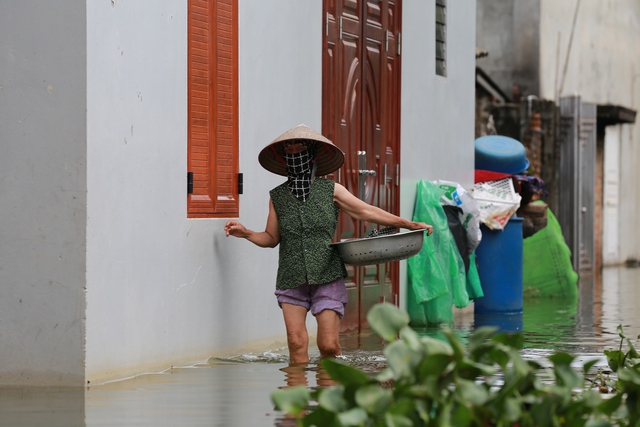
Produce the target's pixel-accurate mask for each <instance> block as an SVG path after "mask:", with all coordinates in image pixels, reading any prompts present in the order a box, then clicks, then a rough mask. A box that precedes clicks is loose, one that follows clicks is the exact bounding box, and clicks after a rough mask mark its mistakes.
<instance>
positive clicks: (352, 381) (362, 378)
mask: <svg viewBox="0 0 640 427" xmlns="http://www.w3.org/2000/svg"><path fill="white" fill-rule="evenodd" d="M322 367H323V368H324V369H325V371H327V373H328V374H329V376H330V377H331V378H332V379H334V380H335V381H338V382H339V383H340V384H342V385H344V386H345V387H349V386H351V385H353V386H360V385H365V384H369V383H370V382H371V381H372V380H371V378H369V376H368V375H367V374H365V373H364V372H362V371H361V370H360V369H358V368H354V367H353V366H351V365H347V364H346V363H344V362H341V361H339V360H336V359H329V358H327V359H324V360H323V361H322Z"/></svg>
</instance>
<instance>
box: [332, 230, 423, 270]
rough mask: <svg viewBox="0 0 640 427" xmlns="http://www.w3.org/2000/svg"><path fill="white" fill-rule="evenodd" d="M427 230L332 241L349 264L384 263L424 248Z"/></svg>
mask: <svg viewBox="0 0 640 427" xmlns="http://www.w3.org/2000/svg"><path fill="white" fill-rule="evenodd" d="M425 231H426V230H413V231H408V232H406V233H397V234H391V235H387V236H378V237H365V238H362V239H350V240H344V241H342V242H336V243H332V244H331V246H333V247H335V248H336V250H337V251H338V253H339V254H340V257H341V258H342V261H343V262H344V263H345V264H349V265H356V266H358V265H373V264H384V263H387V262H391V261H398V260H401V259H407V258H410V257H412V256H414V255H416V254H417V253H418V252H420V250H421V249H422V242H423V240H424V233H425Z"/></svg>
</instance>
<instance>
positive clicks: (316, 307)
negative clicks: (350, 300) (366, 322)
mask: <svg viewBox="0 0 640 427" xmlns="http://www.w3.org/2000/svg"><path fill="white" fill-rule="evenodd" d="M275 294H276V296H277V297H278V305H279V306H280V308H282V303H288V304H293V305H299V306H301V307H305V308H306V309H307V311H308V310H311V314H313V315H314V316H317V315H318V314H320V313H321V312H322V311H323V310H333V311H335V312H336V313H338V316H340V318H341V319H342V317H343V316H344V306H345V305H347V288H346V286H345V284H344V279H343V278H342V277H341V278H339V279H337V280H335V281H333V282H330V283H325V284H322V285H308V284H306V283H305V284H304V285H300V286H298V287H297V288H293V289H286V290H284V291H276V293H275Z"/></svg>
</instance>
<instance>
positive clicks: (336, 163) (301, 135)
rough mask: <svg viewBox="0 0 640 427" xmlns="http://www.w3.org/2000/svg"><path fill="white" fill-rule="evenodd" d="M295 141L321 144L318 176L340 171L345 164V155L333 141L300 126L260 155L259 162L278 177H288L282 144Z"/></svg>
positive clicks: (266, 148) (278, 138)
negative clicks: (303, 140) (306, 140)
mask: <svg viewBox="0 0 640 427" xmlns="http://www.w3.org/2000/svg"><path fill="white" fill-rule="evenodd" d="M293 139H308V140H312V141H317V142H319V143H320V144H319V146H318V151H317V155H316V164H317V169H316V175H317V176H322V175H327V174H330V173H331V172H333V171H335V170H337V169H340V167H341V166H342V164H343V163H344V153H343V152H342V150H341V149H339V148H338V147H336V146H335V145H334V144H333V143H332V142H331V141H329V140H328V139H327V138H325V137H324V136H322V135H320V134H319V133H317V132H316V131H314V130H313V129H311V128H310V127H308V126H305V125H298V126H296V127H294V128H293V129H289V130H288V131H286V132H285V133H283V134H282V135H280V136H279V137H277V138H276V139H274V140H273V141H271V142H270V143H269V144H268V145H267V146H266V147H264V148H263V149H262V151H260V154H258V162H260V164H261V165H262V167H263V168H265V169H266V170H268V171H269V172H273V173H275V174H277V175H282V176H287V165H286V163H285V161H284V157H283V156H284V147H283V144H282V142H284V141H290V140H293Z"/></svg>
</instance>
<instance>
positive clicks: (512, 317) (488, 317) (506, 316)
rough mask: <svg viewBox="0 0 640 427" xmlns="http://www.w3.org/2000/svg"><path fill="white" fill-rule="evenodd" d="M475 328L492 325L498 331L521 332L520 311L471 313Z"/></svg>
mask: <svg viewBox="0 0 640 427" xmlns="http://www.w3.org/2000/svg"><path fill="white" fill-rule="evenodd" d="M473 321H474V324H475V327H476V328H479V327H481V326H493V327H496V328H498V332H522V325H523V321H522V313H478V312H477V311H476V312H475V313H474V315H473Z"/></svg>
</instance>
